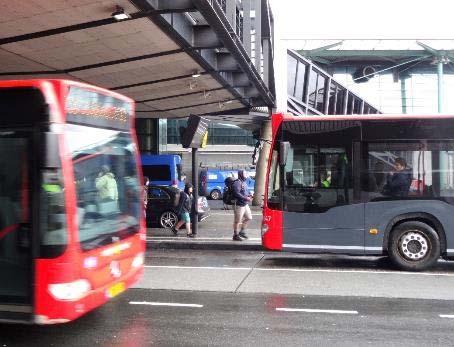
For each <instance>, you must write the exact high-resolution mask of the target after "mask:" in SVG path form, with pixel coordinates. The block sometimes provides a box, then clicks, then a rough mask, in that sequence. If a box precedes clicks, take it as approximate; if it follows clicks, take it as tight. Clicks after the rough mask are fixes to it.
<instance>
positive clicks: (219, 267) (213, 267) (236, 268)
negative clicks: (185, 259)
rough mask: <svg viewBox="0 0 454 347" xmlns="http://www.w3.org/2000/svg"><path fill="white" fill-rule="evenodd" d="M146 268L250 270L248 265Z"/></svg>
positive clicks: (152, 266) (160, 267) (157, 267)
mask: <svg viewBox="0 0 454 347" xmlns="http://www.w3.org/2000/svg"><path fill="white" fill-rule="evenodd" d="M144 267H146V268H155V269H188V270H238V271H240V270H241V271H244V270H247V271H249V270H251V268H250V267H228V266H224V267H221V266H177V265H145V266H144Z"/></svg>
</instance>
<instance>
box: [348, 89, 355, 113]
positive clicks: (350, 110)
mask: <svg viewBox="0 0 454 347" xmlns="http://www.w3.org/2000/svg"><path fill="white" fill-rule="evenodd" d="M347 102H348V104H347V114H352V113H353V103H354V102H355V97H354V96H353V94H348V101H347Z"/></svg>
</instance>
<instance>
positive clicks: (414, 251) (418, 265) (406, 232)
mask: <svg viewBox="0 0 454 347" xmlns="http://www.w3.org/2000/svg"><path fill="white" fill-rule="evenodd" d="M388 251H389V257H390V258H391V260H392V262H393V263H394V264H395V265H397V266H398V267H399V268H400V269H402V270H407V271H421V270H425V269H427V268H429V267H431V266H432V265H434V264H435V262H436V261H437V260H438V258H439V257H440V239H439V237H438V234H437V232H436V231H435V230H434V229H433V228H432V227H430V226H429V225H427V224H425V223H422V222H416V221H414V222H405V223H402V224H400V225H398V226H397V227H395V228H394V229H393V230H392V232H391V235H390V239H389V248H388Z"/></svg>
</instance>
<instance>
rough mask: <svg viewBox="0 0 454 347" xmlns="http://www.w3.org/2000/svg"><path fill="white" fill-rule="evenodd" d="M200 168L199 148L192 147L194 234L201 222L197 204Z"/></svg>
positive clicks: (192, 216) (192, 215) (192, 214)
mask: <svg viewBox="0 0 454 347" xmlns="http://www.w3.org/2000/svg"><path fill="white" fill-rule="evenodd" d="M198 168H199V156H198V152H197V148H193V149H192V185H193V188H192V195H193V197H194V199H193V201H192V206H191V207H192V209H191V221H192V233H193V234H194V235H196V234H197V232H198V229H199V228H198V224H199V214H198V212H197V206H198V201H199V175H198V172H197V171H198Z"/></svg>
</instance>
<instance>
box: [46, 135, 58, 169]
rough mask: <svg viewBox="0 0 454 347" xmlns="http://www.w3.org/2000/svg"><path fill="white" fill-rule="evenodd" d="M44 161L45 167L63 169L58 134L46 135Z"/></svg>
mask: <svg viewBox="0 0 454 347" xmlns="http://www.w3.org/2000/svg"><path fill="white" fill-rule="evenodd" d="M43 157H44V160H43V166H44V167H45V168H48V169H59V168H61V161H60V151H59V146H58V134H56V133H50V132H46V133H44V156H43Z"/></svg>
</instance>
